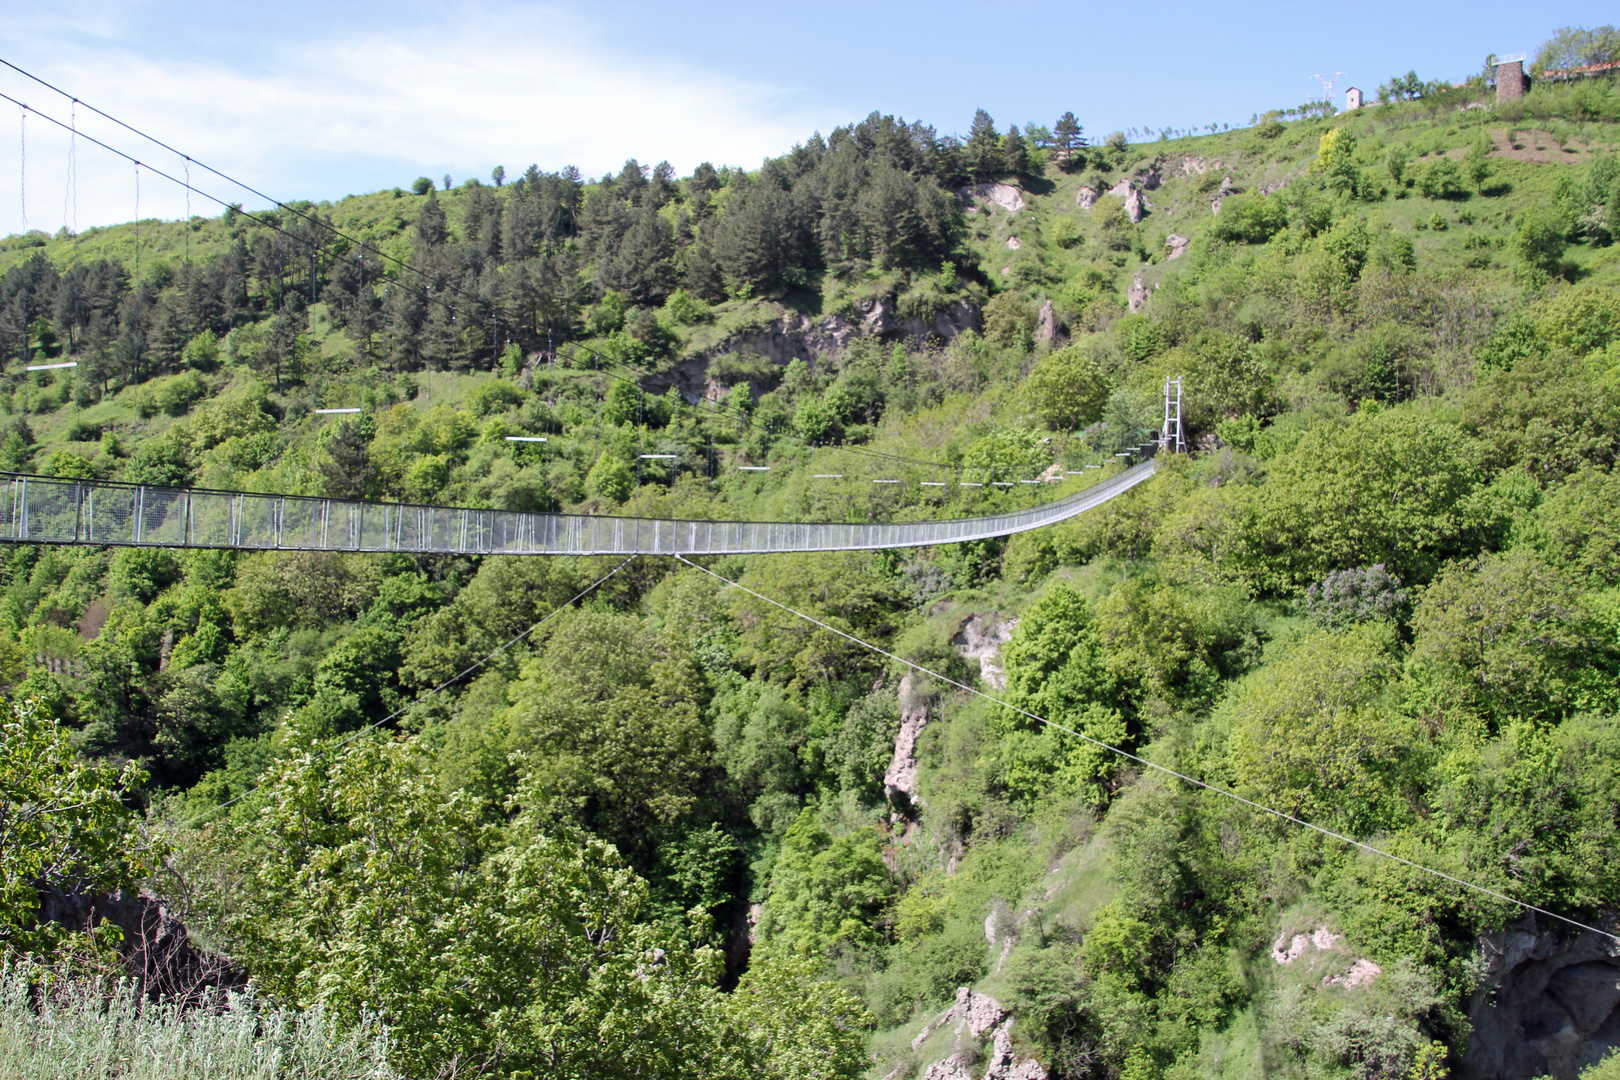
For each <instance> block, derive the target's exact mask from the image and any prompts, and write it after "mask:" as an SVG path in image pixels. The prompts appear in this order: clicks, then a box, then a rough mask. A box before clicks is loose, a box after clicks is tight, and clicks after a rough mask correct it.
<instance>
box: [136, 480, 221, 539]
mask: <svg viewBox="0 0 1620 1080" xmlns="http://www.w3.org/2000/svg"><path fill="white" fill-rule="evenodd" d="M151 490H152V489H150V488H142V489H141V493H142V494H143V495H144V494H145V493H146V492H149V491H151ZM148 497H149V496H148ZM235 504H236V496H234V495H226V494H223V493H215V492H211V491H194V492H192V493H191V529H190V535H189V536H188V537H187V540H189V541H190V542H191V543H193V544H200V545H202V546H204V547H231V546H234V544H235V537H234V536H233V535H232V530H231V525H232V519H233V518H234V516H235V514H234V510H235Z"/></svg>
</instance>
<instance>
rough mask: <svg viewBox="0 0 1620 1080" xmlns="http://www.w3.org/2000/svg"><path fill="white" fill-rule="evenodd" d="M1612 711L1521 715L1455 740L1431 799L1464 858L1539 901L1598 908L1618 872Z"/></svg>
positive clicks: (1618, 795)
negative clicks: (1489, 735)
mask: <svg viewBox="0 0 1620 1080" xmlns="http://www.w3.org/2000/svg"><path fill="white" fill-rule="evenodd" d="M1617 741H1620V736H1617V729H1616V725H1615V724H1614V721H1613V720H1612V719H1611V718H1609V717H1606V716H1599V715H1593V714H1587V715H1582V716H1579V717H1576V718H1573V719H1571V720H1567V721H1565V722H1564V723H1563V724H1560V725H1558V726H1557V727H1548V726H1547V725H1544V724H1540V723H1536V722H1534V721H1529V720H1515V721H1512V722H1510V723H1508V724H1507V725H1505V726H1504V728H1503V729H1502V730H1501V732H1500V735H1499V737H1498V738H1496V739H1492V740H1476V741H1471V742H1469V743H1467V744H1464V745H1457V746H1456V747H1455V748H1454V749H1453V750H1452V751H1451V752H1450V753H1449V754H1447V756H1446V757H1445V758H1444V759H1442V760H1441V761H1440V762H1439V763H1438V764H1437V766H1436V768H1435V770H1434V773H1433V782H1434V785H1435V787H1434V791H1433V794H1432V795H1431V796H1430V804H1431V806H1432V807H1433V812H1434V813H1435V814H1436V820H1437V824H1438V825H1439V826H1440V827H1441V828H1443V829H1444V831H1445V834H1446V836H1447V839H1448V846H1450V848H1451V849H1452V851H1453V852H1455V853H1456V855H1457V857H1458V858H1460V859H1461V860H1462V861H1463V863H1464V865H1467V866H1469V867H1470V868H1472V870H1473V872H1474V873H1476V874H1480V875H1483V876H1484V879H1485V880H1486V881H1492V880H1494V881H1498V882H1500V883H1501V887H1503V888H1513V889H1515V890H1517V892H1516V893H1515V895H1517V896H1520V897H1521V898H1523V899H1526V900H1528V901H1530V902H1531V903H1548V902H1550V903H1558V904H1563V905H1566V907H1569V908H1575V909H1579V910H1588V911H1594V910H1597V909H1599V908H1601V907H1602V906H1603V905H1604V904H1605V903H1606V897H1608V896H1609V895H1612V893H1613V890H1614V889H1615V887H1616V885H1617V884H1620V882H1617V878H1620V868H1617V867H1616V865H1615V861H1614V859H1613V858H1611V857H1610V855H1609V851H1608V848H1609V844H1608V843H1607V841H1606V840H1605V839H1604V836H1605V834H1606V833H1611V832H1612V831H1613V824H1612V823H1613V821H1614V814H1615V811H1616V807H1617V806H1620V768H1617V767H1616V762H1617V761H1620V758H1616V756H1615V749H1616V743H1617Z"/></svg>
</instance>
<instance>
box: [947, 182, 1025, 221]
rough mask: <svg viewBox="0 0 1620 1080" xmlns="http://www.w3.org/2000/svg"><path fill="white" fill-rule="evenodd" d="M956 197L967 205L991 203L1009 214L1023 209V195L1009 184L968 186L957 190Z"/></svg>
mask: <svg viewBox="0 0 1620 1080" xmlns="http://www.w3.org/2000/svg"><path fill="white" fill-rule="evenodd" d="M956 197H957V198H958V199H961V200H962V202H963V203H965V204H968V205H972V204H973V203H974V202H975V201H979V202H988V203H992V204H994V205H996V206H999V207H1001V208H1002V209H1003V210H1005V211H1007V213H1009V214H1016V213H1018V211H1020V210H1022V209H1023V208H1024V193H1023V192H1022V191H1019V190H1018V189H1017V188H1016V187H1014V186H1013V185H1011V184H1000V183H996V184H969V185H968V186H967V187H961V188H957V189H956Z"/></svg>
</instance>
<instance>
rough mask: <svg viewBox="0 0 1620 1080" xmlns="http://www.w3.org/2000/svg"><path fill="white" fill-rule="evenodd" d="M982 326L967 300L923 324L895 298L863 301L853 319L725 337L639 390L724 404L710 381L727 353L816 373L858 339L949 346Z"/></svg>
mask: <svg viewBox="0 0 1620 1080" xmlns="http://www.w3.org/2000/svg"><path fill="white" fill-rule="evenodd" d="M981 325H982V317H981V315H980V312H979V308H978V305H976V304H973V303H970V302H969V301H967V300H958V301H956V302H955V303H953V304H951V305H950V306H948V307H945V308H941V309H940V310H938V311H936V312H934V314H933V315H932V316H930V317H928V318H926V319H924V318H915V317H906V316H903V315H901V314H900V312H899V310H898V308H897V305H896V303H895V300H894V298H893V297H879V298H877V299H873V300H867V301H864V302H863V303H861V304H860V305H859V306H858V307H857V308H856V310H855V314H854V317H850V316H846V315H824V316H821V317H820V318H814V319H813V318H811V317H810V316H809V315H803V314H796V313H792V312H790V313H788V314H786V315H783V316H782V317H781V318H780V319H779V320H777V321H775V322H774V323H772V324H770V325H768V326H764V327H760V328H757V329H753V330H749V331H746V332H744V333H740V334H736V335H734V336H732V337H729V338H727V339H726V340H724V341H722V342H720V343H719V344H716V345H714V346H711V347H710V348H707V349H705V350H704V351H703V352H702V353H700V354H699V355H697V356H693V357H690V358H688V359H686V360H684V361H682V362H681V363H680V364H679V365H677V366H676V367H675V369H674V370H673V372H671V373H669V374H662V375H658V376H653V377H650V378H648V379H646V380H644V381H643V384H642V385H643V389H645V390H648V391H649V392H652V393H662V392H663V391H664V390H666V389H668V388H669V387H670V386H672V385H673V386H675V387H676V388H677V389H678V390H679V391H680V393H681V395H682V396H683V397H684V398H686V400H687V401H689V402H694V403H695V402H697V401H700V400H709V401H714V400H719V399H720V398H723V397H724V396H725V395H726V393H727V391H728V389H729V387H726V386H724V385H722V384H720V383H719V382H717V381H715V380H711V379H710V378H709V364H710V363H711V362H712V361H714V360H715V359H717V358H719V357H721V356H724V355H726V354H727V353H742V354H747V355H753V356H758V357H761V358H763V359H765V360H767V361H769V362H770V363H771V364H772V365H774V366H776V367H786V366H787V364H788V363H790V362H791V361H793V360H803V361H805V362H806V363H807V364H809V365H810V367H811V369H812V370H814V369H815V367H816V364H817V363H818V362H819V361H820V360H821V359H822V358H823V357H826V356H830V355H831V356H836V355H838V354H839V353H842V352H844V351H845V350H846V349H847V348H849V346H850V344H851V343H852V342H853V341H854V340H855V339H856V338H858V337H877V338H880V339H882V340H884V341H917V342H925V341H938V342H948V341H951V340H952V339H954V338H956V337H957V336H958V335H960V334H962V333H965V332H966V331H968V330H978V329H979V328H980V326H981ZM772 385H774V379H772V380H771V381H770V383H768V384H764V385H756V386H754V390H755V392H756V394H757V393H763V392H764V391H765V390H768V389H770V388H771V386H772Z"/></svg>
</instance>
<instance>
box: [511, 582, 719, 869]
mask: <svg viewBox="0 0 1620 1080" xmlns="http://www.w3.org/2000/svg"><path fill="white" fill-rule="evenodd" d="M550 629H551V632H550V634H549V636H548V637H547V639H546V641H545V647H544V649H543V651H542V652H541V653H540V655H539V656H537V657H536V658H535V659H534V660H532V661H530V662H529V663H528V664H526V665H524V668H523V672H522V675H521V677H520V678H519V679H518V681H517V682H515V683H514V684H513V685H512V687H511V689H510V691H509V696H510V700H511V702H512V705H511V708H510V710H509V712H508V715H507V717H506V719H505V725H506V729H507V731H508V733H509V734H508V748H509V752H510V753H512V754H515V755H517V756H518V759H519V760H520V761H521V762H522V763H523V766H524V768H525V769H526V770H527V771H528V773H529V779H528V781H527V785H528V788H527V789H528V790H531V791H533V792H534V795H533V796H531V797H530V801H531V803H532V805H533V806H534V807H535V811H536V812H537V813H539V812H544V813H547V814H551V815H554V816H555V817H556V818H557V819H558V820H561V821H566V822H574V821H577V822H579V823H580V824H583V825H586V826H588V827H589V828H590V829H591V830H592V831H593V832H595V833H596V834H597V835H599V836H604V837H607V838H610V839H612V840H613V841H614V842H615V843H617V844H618V845H619V847H620V850H622V851H626V852H631V851H635V850H637V849H638V848H639V847H640V845H641V844H643V843H645V842H646V839H647V829H649V828H650V827H652V826H654V825H668V824H670V823H671V822H673V821H676V820H677V819H679V818H680V817H682V816H683V815H684V814H686V813H687V812H688V811H689V810H690V809H691V808H692V806H693V805H694V803H695V802H696V800H697V797H698V792H699V790H700V782H701V781H702V780H703V778H704V777H705V775H706V763H707V760H708V757H709V755H710V753H711V752H712V747H711V745H710V742H709V738H708V731H707V729H706V726H705V725H704V723H703V717H702V703H703V684H702V681H701V679H700V677H699V676H698V672H697V669H696V667H695V665H694V664H693V663H692V660H691V658H690V657H689V656H688V655H687V653H686V651H685V649H684V648H683V647H682V645H681V643H680V642H679V641H678V640H677V639H675V638H673V637H668V636H666V637H663V638H657V637H654V636H652V635H650V634H649V633H648V628H647V626H646V624H645V623H643V622H642V620H640V619H638V618H636V617H634V616H629V615H608V614H604V613H597V612H578V613H573V614H570V615H567V616H564V617H561V618H559V619H558V620H556V621H555V622H554V623H552V626H551V628H550Z"/></svg>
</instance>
